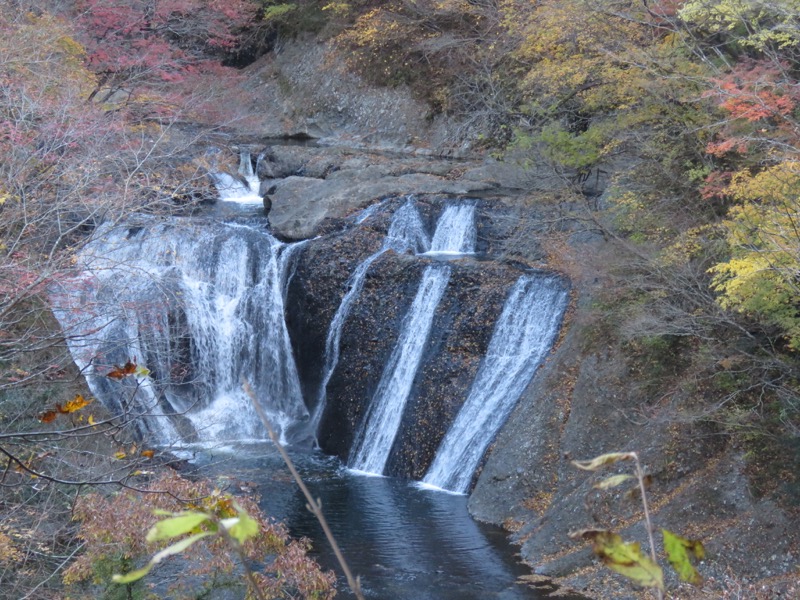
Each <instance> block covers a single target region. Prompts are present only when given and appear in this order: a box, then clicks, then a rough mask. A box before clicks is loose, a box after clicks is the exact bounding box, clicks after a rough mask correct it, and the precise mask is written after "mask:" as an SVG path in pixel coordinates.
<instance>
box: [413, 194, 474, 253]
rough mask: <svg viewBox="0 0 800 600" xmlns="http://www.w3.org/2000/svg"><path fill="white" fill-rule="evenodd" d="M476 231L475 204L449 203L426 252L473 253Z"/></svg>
mask: <svg viewBox="0 0 800 600" xmlns="http://www.w3.org/2000/svg"><path fill="white" fill-rule="evenodd" d="M477 237H478V232H477V229H476V227H475V204H474V203H462V204H451V205H449V206H447V208H445V209H444V212H443V213H442V216H441V217H439V222H438V223H437V224H436V231H435V232H434V234H433V240H431V249H430V250H429V251H428V252H427V253H426V254H431V255H436V254H441V255H461V254H474V253H475V245H476V242H477Z"/></svg>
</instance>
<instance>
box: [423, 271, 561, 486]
mask: <svg viewBox="0 0 800 600" xmlns="http://www.w3.org/2000/svg"><path fill="white" fill-rule="evenodd" d="M567 300H568V293H567V290H566V289H565V287H564V284H563V282H562V281H561V280H560V279H559V278H557V277H554V276H545V275H524V276H522V277H520V279H519V280H518V281H517V283H516V284H515V285H514V287H513V289H512V290H511V293H510V294H509V296H508V298H507V300H506V303H505V305H504V307H503V312H502V314H501V315H500V318H499V319H498V321H497V324H496V326H495V330H494V333H493V334H492V339H491V341H490V342H489V349H488V351H487V354H486V356H485V357H484V359H483V362H482V363H481V366H480V368H479V369H478V373H477V375H476V376H475V381H474V382H473V384H472V387H471V389H470V392H469V394H468V396H467V400H466V401H465V402H464V405H463V406H462V407H461V409H460V411H459V412H458V415H457V416H456V419H455V421H454V422H453V424H452V425H451V426H450V429H449V430H448V432H447V434H446V435H445V437H444V439H443V440H442V443H441V445H440V446H439V450H438V451H437V453H436V457H435V458H434V460H433V463H432V464H431V466H430V467H429V469H428V472H427V473H426V475H425V477H424V479H423V482H424V483H425V484H428V485H431V486H434V487H438V488H441V489H445V490H450V491H453V492H459V493H466V492H467V491H468V489H469V485H470V483H471V481H472V476H473V473H474V472H475V469H477V467H478V464H479V463H480V460H481V458H482V457H483V454H484V452H485V451H486V448H487V447H488V446H489V444H490V443H491V441H492V439H494V436H495V435H496V434H497V432H498V430H499V429H500V427H501V426H502V425H503V423H504V422H505V420H506V419H507V418H508V415H509V414H510V413H511V410H512V409H513V408H514V405H515V404H516V402H517V400H518V399H519V397H520V396H521V395H522V392H523V391H524V390H525V388H526V387H527V385H528V383H529V382H530V380H531V378H532V377H533V375H534V373H535V372H536V369H537V368H538V367H539V364H540V363H541V362H542V360H543V359H544V357H545V355H546V354H547V352H548V351H549V350H550V348H551V347H552V345H553V342H554V340H555V337H556V335H557V333H558V329H559V327H560V324H561V318H562V316H563V314H564V310H565V309H566V306H567Z"/></svg>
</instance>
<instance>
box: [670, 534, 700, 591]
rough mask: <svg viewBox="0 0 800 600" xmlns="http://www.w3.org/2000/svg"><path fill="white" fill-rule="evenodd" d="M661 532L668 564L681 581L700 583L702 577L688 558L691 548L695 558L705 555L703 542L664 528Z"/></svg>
mask: <svg viewBox="0 0 800 600" xmlns="http://www.w3.org/2000/svg"><path fill="white" fill-rule="evenodd" d="M661 534H662V535H663V536H664V551H665V552H666V553H667V558H668V559H669V564H671V565H672V568H673V569H675V572H676V573H677V574H678V577H680V578H681V581H687V582H689V583H691V584H693V585H700V583H702V581H703V579H702V578H701V577H700V574H699V573H698V572H697V570H696V569H695V568H694V566H693V565H692V563H691V560H690V559H689V551H690V550H691V552H692V553H693V554H694V556H695V558H697V559H698V560H702V559H703V558H705V555H706V552H705V548H703V544H702V543H701V542H699V541H697V540H689V539H686V538H684V537H681V536H679V535H675V534H674V533H672V532H671V531H668V530H666V529H662V530H661Z"/></svg>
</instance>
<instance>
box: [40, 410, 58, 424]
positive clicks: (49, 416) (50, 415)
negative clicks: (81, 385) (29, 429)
mask: <svg viewBox="0 0 800 600" xmlns="http://www.w3.org/2000/svg"><path fill="white" fill-rule="evenodd" d="M57 416H58V411H56V410H48V411H47V412H43V413H42V414H40V415H39V420H40V421H41V422H42V423H50V422H51V421H54V420H55V418H56V417H57Z"/></svg>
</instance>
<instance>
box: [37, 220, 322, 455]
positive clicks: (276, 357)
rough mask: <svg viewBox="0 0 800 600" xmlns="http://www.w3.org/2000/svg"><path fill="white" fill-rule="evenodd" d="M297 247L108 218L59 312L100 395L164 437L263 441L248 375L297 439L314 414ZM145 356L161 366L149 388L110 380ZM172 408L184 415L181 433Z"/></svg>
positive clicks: (237, 230) (192, 227) (266, 238)
mask: <svg viewBox="0 0 800 600" xmlns="http://www.w3.org/2000/svg"><path fill="white" fill-rule="evenodd" d="M290 251H291V247H287V246H286V245H284V244H282V243H280V242H278V241H277V240H275V238H273V237H272V236H271V235H269V234H268V233H267V232H266V231H264V230H262V229H256V228H254V227H250V226H246V225H236V224H233V223H230V224H222V223H207V222H202V221H190V220H181V219H168V220H163V221H156V220H155V219H152V220H148V219H142V223H141V224H139V225H135V226H130V225H129V226H126V227H112V226H106V227H103V228H101V229H100V230H99V231H98V233H97V235H96V236H95V239H94V240H93V241H91V242H90V243H89V245H88V246H87V247H86V248H85V249H84V251H83V252H82V253H81V255H80V257H79V263H78V266H79V267H80V269H81V270H82V273H81V275H80V276H78V277H76V278H74V279H73V280H71V281H68V282H64V284H62V286H61V288H60V289H57V290H54V291H53V294H52V301H53V306H54V312H55V314H56V317H57V318H58V320H59V321H60V323H61V325H62V328H63V329H64V331H65V333H66V334H67V339H68V343H69V347H70V351H71V353H72V355H73V358H74V360H75V362H76V363H77V364H78V366H79V367H80V368H81V370H82V372H83V374H84V375H85V376H86V379H87V382H88V384H89V386H90V388H91V389H92V392H93V393H94V394H95V395H96V396H97V397H98V398H100V399H101V400H102V401H103V403H104V404H106V405H107V406H109V408H110V409H111V410H112V411H114V412H116V413H120V412H123V411H126V410H128V407H135V412H138V413H142V414H144V415H146V418H144V422H145V423H146V424H147V425H146V430H147V432H148V433H149V434H150V435H152V436H154V437H156V438H157V439H156V440H155V441H156V442H160V443H163V444H168V443H173V442H175V441H176V438H178V437H180V438H182V439H183V440H196V441H201V442H222V441H225V440H232V439H235V440H244V439H253V438H256V439H263V438H264V434H265V432H264V431H263V427H262V425H261V423H260V421H259V420H258V418H257V416H256V414H255V411H254V409H253V408H252V406H251V404H250V401H249V400H248V398H247V397H246V396H245V395H244V394H243V392H242V389H241V380H242V378H246V379H247V380H248V381H250V382H251V384H252V386H253V388H254V390H255V391H256V393H257V396H258V398H259V400H260V401H261V402H262V404H263V406H264V408H265V410H266V411H267V413H268V414H269V415H270V417H271V419H272V420H273V422H274V424H275V425H276V428H277V429H278V430H279V431H280V432H281V434H282V435H283V436H284V440H285V441H291V440H286V435H285V434H286V432H287V429H288V427H289V426H290V425H294V424H296V423H297V422H298V421H300V422H302V421H303V420H307V419H308V411H307V410H306V408H305V406H304V404H303V402H302V396H301V391H300V382H299V377H298V374H297V369H296V366H295V364H294V359H293V357H292V350H291V344H290V340H289V334H288V331H287V328H286V325H285V321H284V293H285V287H284V286H285V279H286V271H287V269H288V264H289V262H290V261H289V260H288V252H290ZM134 357H135V358H136V359H137V361H138V363H139V364H140V365H142V366H145V367H147V368H148V369H149V370H150V373H149V375H148V376H146V377H141V378H139V379H140V381H138V384H139V385H135V386H134V385H133V384H132V382H131V381H128V380H124V381H122V382H120V383H117V382H113V381H111V380H110V379H109V378H107V377H105V373H107V372H108V371H109V370H110V369H111V368H112V366H113V365H119V364H124V363H125V362H126V361H128V360H130V359H132V358H134ZM129 379H130V378H129ZM164 414H167V415H179V416H175V417H173V418H174V419H175V422H176V423H177V424H178V425H177V428H178V429H180V430H181V435H180V436H179V435H178V434H177V430H176V426H175V425H172V424H171V423H170V420H169V419H168V418H165V417H163V416H161V415H164ZM153 423H155V424H156V425H153ZM165 424H166V425H165ZM164 427H166V428H167V429H168V430H163V431H161V430H159V428H162V429H163V428H164ZM187 428H188V429H190V430H191V431H190V432H189V433H187V432H186V429H187Z"/></svg>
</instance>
